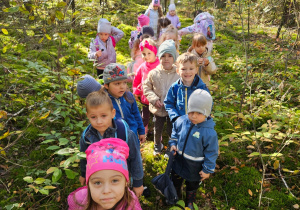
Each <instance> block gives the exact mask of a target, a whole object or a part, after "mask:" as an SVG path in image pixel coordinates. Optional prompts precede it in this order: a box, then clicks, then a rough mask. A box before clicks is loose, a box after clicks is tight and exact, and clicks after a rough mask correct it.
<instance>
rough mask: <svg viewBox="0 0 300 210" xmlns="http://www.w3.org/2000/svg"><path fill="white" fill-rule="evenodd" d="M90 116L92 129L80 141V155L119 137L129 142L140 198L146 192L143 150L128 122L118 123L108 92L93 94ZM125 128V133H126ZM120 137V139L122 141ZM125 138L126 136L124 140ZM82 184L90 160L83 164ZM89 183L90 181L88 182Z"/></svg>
mask: <svg viewBox="0 0 300 210" xmlns="http://www.w3.org/2000/svg"><path fill="white" fill-rule="evenodd" d="M86 115H87V118H88V119H89V121H90V123H91V124H90V125H89V126H88V127H87V128H86V129H85V130H84V132H83V134H82V135H81V139H80V141H79V144H80V151H81V152H85V151H86V149H87V148H88V147H89V145H90V144H92V143H95V142H98V141H102V139H106V138H111V137H118V138H121V139H123V140H126V143H127V144H128V146H129V148H130V151H129V158H128V160H127V163H128V168H129V173H130V174H131V176H132V179H133V183H132V186H133V191H134V193H135V194H136V195H137V196H138V197H139V196H140V195H141V194H142V192H143V176H144V172H143V165H142V158H141V153H140V146H139V144H138V140H137V137H136V135H135V134H134V133H133V132H132V131H131V130H129V129H127V127H128V125H127V123H126V122H124V121H121V122H120V119H119V120H118V119H117V120H114V117H115V115H116V110H115V109H114V107H113V104H112V102H111V99H110V98H109V96H108V94H107V93H106V91H105V90H104V89H101V90H99V91H96V92H92V93H90V94H89V95H88V96H87V98H86ZM122 127H123V130H122ZM119 136H120V137H119ZM121 136H123V137H124V136H126V138H125V139H124V138H123V137H121ZM80 171H81V176H80V178H79V181H80V183H81V184H82V185H83V184H84V183H85V181H86V180H85V175H86V160H84V159H81V160H80ZM87 181H88V180H87Z"/></svg>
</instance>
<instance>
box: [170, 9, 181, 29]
mask: <svg viewBox="0 0 300 210" xmlns="http://www.w3.org/2000/svg"><path fill="white" fill-rule="evenodd" d="M167 18H168V19H169V20H170V21H171V23H172V25H173V26H174V27H175V28H177V29H179V28H180V26H181V23H180V21H179V17H178V16H177V15H176V6H175V4H174V3H171V4H170V5H169V12H168V14H167Z"/></svg>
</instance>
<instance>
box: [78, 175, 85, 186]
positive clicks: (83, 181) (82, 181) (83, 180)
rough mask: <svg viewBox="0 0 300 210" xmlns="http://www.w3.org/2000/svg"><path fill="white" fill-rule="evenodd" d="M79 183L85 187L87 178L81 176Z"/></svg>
mask: <svg viewBox="0 0 300 210" xmlns="http://www.w3.org/2000/svg"><path fill="white" fill-rule="evenodd" d="M79 182H80V184H81V185H82V186H84V185H85V178H84V177H82V176H80V177H79Z"/></svg>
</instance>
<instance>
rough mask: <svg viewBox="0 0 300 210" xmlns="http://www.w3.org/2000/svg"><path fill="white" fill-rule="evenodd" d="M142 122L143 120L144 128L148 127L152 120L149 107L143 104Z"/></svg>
mask: <svg viewBox="0 0 300 210" xmlns="http://www.w3.org/2000/svg"><path fill="white" fill-rule="evenodd" d="M142 120H143V124H144V127H147V126H148V124H149V120H150V111H149V105H146V104H143V109H142Z"/></svg>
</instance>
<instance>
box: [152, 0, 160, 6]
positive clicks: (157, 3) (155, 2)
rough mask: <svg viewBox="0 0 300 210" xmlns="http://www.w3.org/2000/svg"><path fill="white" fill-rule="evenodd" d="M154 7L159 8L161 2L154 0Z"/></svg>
mask: <svg viewBox="0 0 300 210" xmlns="http://www.w3.org/2000/svg"><path fill="white" fill-rule="evenodd" d="M152 5H153V7H155V6H157V7H159V6H160V1H159V0H152Z"/></svg>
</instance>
